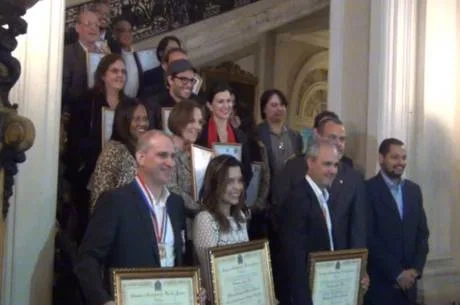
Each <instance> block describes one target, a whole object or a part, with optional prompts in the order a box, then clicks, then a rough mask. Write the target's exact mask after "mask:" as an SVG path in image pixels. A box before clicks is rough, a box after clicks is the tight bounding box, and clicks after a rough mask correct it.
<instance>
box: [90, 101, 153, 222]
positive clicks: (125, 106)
mask: <svg viewBox="0 0 460 305" xmlns="http://www.w3.org/2000/svg"><path fill="white" fill-rule="evenodd" d="M148 127H149V120H148V115H147V109H146V107H145V106H144V105H143V104H142V103H141V102H140V101H138V100H126V101H123V102H122V103H121V104H119V105H118V106H117V109H116V111H115V117H114V121H113V131H112V136H111V138H110V141H109V142H108V143H107V144H106V145H105V147H104V149H103V150H102V152H101V154H100V156H99V158H98V160H97V163H96V167H95V169H94V172H93V175H92V177H91V180H90V184H89V186H90V191H91V197H90V212H91V213H92V212H93V210H94V208H95V206H96V202H97V199H98V198H99V196H100V195H101V194H102V193H103V192H105V191H108V190H111V189H114V188H117V187H121V186H123V185H125V184H128V183H130V182H131V181H133V179H134V178H135V177H136V173H137V164H136V158H135V155H134V154H135V149H136V145H137V140H138V139H139V137H140V136H141V135H142V134H143V133H144V132H146V131H147V130H148Z"/></svg>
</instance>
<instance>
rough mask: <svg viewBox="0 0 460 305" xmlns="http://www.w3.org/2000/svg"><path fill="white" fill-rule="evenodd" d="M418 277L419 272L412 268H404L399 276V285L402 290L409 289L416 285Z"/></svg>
mask: <svg viewBox="0 0 460 305" xmlns="http://www.w3.org/2000/svg"><path fill="white" fill-rule="evenodd" d="M416 278H417V272H413V271H412V270H411V269H409V270H404V271H403V272H401V274H400V275H399V276H398V278H397V282H398V285H399V287H400V288H401V289H402V290H408V289H410V288H411V287H412V285H414V282H415V279H416Z"/></svg>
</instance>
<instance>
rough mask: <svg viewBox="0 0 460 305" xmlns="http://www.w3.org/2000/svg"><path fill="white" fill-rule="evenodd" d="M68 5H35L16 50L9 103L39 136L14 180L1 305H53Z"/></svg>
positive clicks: (45, 0) (52, 0)
mask: <svg viewBox="0 0 460 305" xmlns="http://www.w3.org/2000/svg"><path fill="white" fill-rule="evenodd" d="M64 7H65V1H64V0H42V1H39V2H38V3H37V4H36V5H35V6H34V7H32V8H31V9H30V10H29V11H28V12H27V14H26V16H25V19H26V21H27V22H28V31H27V34H26V35H23V36H20V37H19V38H18V42H19V44H18V47H17V49H16V50H15V52H14V56H15V57H16V58H17V59H18V60H19V61H20V62H21V66H22V73H21V77H20V79H19V81H18V82H17V83H16V86H15V87H14V88H13V90H12V92H11V101H12V102H15V103H18V105H19V108H18V111H19V113H20V114H21V115H24V116H26V117H28V118H30V119H31V120H32V122H33V123H34V125H35V129H36V138H35V144H34V146H33V147H32V148H31V149H30V150H29V151H28V152H27V153H26V155H27V162H26V163H25V164H22V165H21V166H20V169H19V174H18V175H17V176H16V184H15V190H14V198H12V200H11V202H12V205H11V208H10V212H9V214H8V219H7V240H6V253H5V260H6V261H5V262H4V266H5V269H6V270H5V271H4V273H3V274H2V276H3V281H2V283H3V287H2V290H1V291H2V295H1V296H0V304H2V305H24V304H27V305H34V304H37V305H38V304H40V305H46V304H51V299H52V284H53V257H54V235H55V218H56V189H57V187H56V186H57V171H58V161H57V160H58V147H59V127H60V126H59V123H60V108H61V106H60V105H61V101H60V100H61V74H62V72H61V71H62V56H63V49H62V46H63V32H64Z"/></svg>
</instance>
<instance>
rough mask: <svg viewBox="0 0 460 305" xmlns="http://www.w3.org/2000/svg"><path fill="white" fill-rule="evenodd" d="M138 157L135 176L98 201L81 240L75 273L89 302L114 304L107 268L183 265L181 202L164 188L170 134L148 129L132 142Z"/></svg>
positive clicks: (170, 156)
mask: <svg viewBox="0 0 460 305" xmlns="http://www.w3.org/2000/svg"><path fill="white" fill-rule="evenodd" d="M136 161H137V164H138V174H137V176H136V178H135V180H134V181H133V182H131V183H130V184H128V185H126V186H123V187H121V188H118V189H115V190H111V191H108V192H106V193H104V194H102V196H101V197H100V198H99V200H98V201H97V203H96V208H95V211H94V214H93V216H92V218H91V220H90V223H89V225H88V229H87V232H86V235H85V238H84V240H83V242H82V244H81V246H80V250H79V255H78V259H77V264H76V267H75V273H76V275H77V278H78V280H79V282H80V285H81V287H82V290H83V293H84V295H85V299H86V301H87V302H88V304H89V305H104V304H115V303H114V302H113V296H112V295H111V293H110V291H111V289H110V288H109V287H110V285H109V279H110V274H109V270H110V269H111V268H152V267H156V268H157V267H176V266H181V265H182V261H183V260H182V256H183V247H185V246H184V238H185V211H184V202H183V199H182V197H180V196H178V195H175V194H174V193H169V191H168V189H167V188H166V185H167V184H168V182H169V181H170V179H171V175H172V171H173V168H174V166H175V163H174V144H173V142H172V140H171V138H170V137H169V136H167V135H166V134H165V133H163V132H161V131H158V130H150V131H147V132H146V133H145V134H143V135H142V136H141V138H140V139H139V143H138V145H137V147H136ZM103 268H104V271H105V273H104V274H105V276H104V277H102V274H101V270H102V269H103Z"/></svg>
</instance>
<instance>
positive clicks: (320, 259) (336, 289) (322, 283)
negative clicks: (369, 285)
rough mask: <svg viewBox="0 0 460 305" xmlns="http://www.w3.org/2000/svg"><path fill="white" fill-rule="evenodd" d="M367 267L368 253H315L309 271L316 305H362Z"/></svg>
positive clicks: (344, 251) (364, 250)
mask: <svg viewBox="0 0 460 305" xmlns="http://www.w3.org/2000/svg"><path fill="white" fill-rule="evenodd" d="M366 265H367V249H353V250H341V251H333V252H330V251H328V252H315V253H311V254H310V257H309V268H310V288H311V293H312V300H313V304H315V305H327V304H347V305H348V304H350V305H362V304H363V296H364V290H363V289H362V288H361V279H362V278H363V276H364V274H365V272H366Z"/></svg>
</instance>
